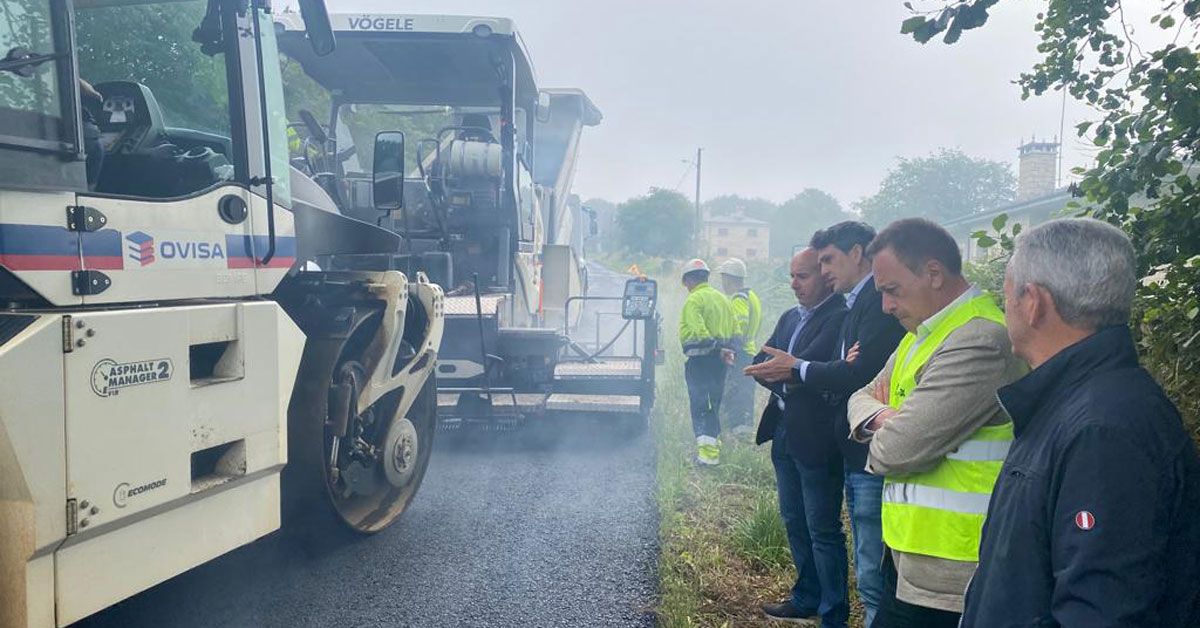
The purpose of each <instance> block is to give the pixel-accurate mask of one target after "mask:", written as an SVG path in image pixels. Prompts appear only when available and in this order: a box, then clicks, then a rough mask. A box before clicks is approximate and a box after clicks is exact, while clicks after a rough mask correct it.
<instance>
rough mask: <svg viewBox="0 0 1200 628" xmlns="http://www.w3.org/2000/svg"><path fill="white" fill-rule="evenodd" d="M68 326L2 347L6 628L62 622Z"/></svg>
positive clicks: (0, 583) (48, 327)
mask: <svg viewBox="0 0 1200 628" xmlns="http://www.w3.org/2000/svg"><path fill="white" fill-rule="evenodd" d="M62 356H63V353H62V323H61V317H59V316H53V315H51V316H42V317H40V318H39V320H37V321H35V322H34V323H33V324H31V325H29V326H28V327H26V328H25V329H23V330H22V331H21V332H20V333H18V334H17V335H16V336H14V337H13V338H12V339H10V340H8V341H7V342H5V343H4V344H3V346H0V373H3V374H4V376H3V377H0V539H3V540H2V541H0V601H2V602H3V603H0V625H2V626H24V625H30V626H45V625H52V624H53V621H54V572H53V560H54V558H53V550H54V548H55V547H56V545H57V544H58V543H59V542H60V541H61V540H62V539H63V537H65V536H66V533H67V527H66V516H65V512H66V503H67V496H66V485H67V479H66V453H65V451H64V444H65V436H64V432H63V415H64V408H63V399H62V378H63V366H62V359H63V358H62Z"/></svg>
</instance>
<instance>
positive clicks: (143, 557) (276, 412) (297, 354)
mask: <svg viewBox="0 0 1200 628" xmlns="http://www.w3.org/2000/svg"><path fill="white" fill-rule="evenodd" d="M3 1H4V13H3V15H2V16H0V41H4V42H6V45H13V47H12V48H10V49H9V50H7V51H5V56H4V58H3V59H0V296H2V298H3V304H4V305H3V307H2V308H0V574H3V575H2V576H0V626H5V627H10V626H37V627H43V626H56V625H57V626H63V625H66V624H70V623H72V622H75V621H77V620H79V619H82V618H84V617H86V616H88V615H90V614H92V613H95V612H96V611H98V610H100V609H103V608H105V607H107V606H109V605H111V604H113V603H115V602H118V601H120V600H122V599H124V598H126V597H128V596H131V595H133V594H135V593H138V592H139V591H142V590H144V589H147V588H149V587H151V586H153V585H155V584H158V583H160V582H163V581H165V580H167V579H168V578H171V577H172V576H175V575H176V574H179V573H181V572H183V571H186V570H188V569H190V568H192V567H194V566H196V565H199V564H201V563H204V562H205V561H208V560H210V559H212V558H214V557H216V556H219V555H221V554H223V553H225V552H228V551H230V550H232V549H234V548H236V547H239V546H241V545H244V544H246V543H249V542H251V541H253V540H255V539H257V538H259V537H261V536H263V535H265V534H268V533H270V532H271V531H273V530H276V529H277V528H279V526H280V521H281V509H282V508H281V506H282V505H283V504H284V503H285V502H286V504H287V510H288V516H289V517H291V516H295V517H298V518H303V519H306V520H313V521H316V522H318V523H319V522H323V521H329V522H335V521H339V520H340V521H341V522H343V523H345V524H346V525H348V526H350V527H351V528H353V529H355V530H358V531H360V532H373V531H376V530H379V529H381V528H383V527H384V526H386V525H388V524H389V523H390V522H392V521H394V520H395V519H396V517H397V516H399V515H400V513H401V512H403V511H404V509H405V508H406V506H407V505H408V503H409V502H410V500H411V499H412V497H413V495H414V493H415V492H416V490H417V488H418V486H419V485H420V483H421V478H422V476H423V474H424V471H425V468H426V465H427V464H428V461H429V453H430V447H429V445H430V439H431V438H432V435H433V432H434V430H435V428H436V392H435V386H436V385H435V375H434V362H435V357H436V353H437V347H438V345H439V344H440V342H441V336H442V324H443V316H442V311H443V307H444V303H443V295H442V291H441V289H440V288H439V287H438V286H437V285H435V284H433V283H431V282H429V281H428V280H427V279H426V278H425V277H424V276H423V275H422V274H420V273H413V274H411V275H408V276H406V275H405V274H404V273H401V272H397V271H395V270H389V269H388V266H387V265H386V264H384V265H372V264H371V263H369V262H364V263H362V264H359V265H357V269H356V270H320V268H322V267H324V268H327V269H328V268H331V267H332V266H333V265H332V264H330V263H329V261H328V260H329V259H330V258H331V257H334V256H337V257H354V256H356V255H359V256H361V255H364V254H366V255H367V256H368V257H369V256H370V255H372V254H373V255H376V256H387V255H389V254H392V253H394V252H395V251H396V250H398V247H399V242H400V238H399V237H398V236H397V235H396V234H394V233H392V232H390V231H388V230H385V229H382V228H379V227H378V226H376V225H373V224H370V223H365V222H362V221H359V220H356V219H354V218H351V217H349V216H346V215H344V214H342V213H341V212H339V211H338V209H337V207H336V206H334V205H333V203H331V202H329V201H328V199H327V197H326V195H325V193H324V192H322V191H321V189H320V187H319V186H317V185H316V184H315V183H313V182H312V181H311V180H309V179H308V178H306V177H304V176H303V175H301V174H300V173H298V172H294V171H292V172H289V167H288V161H287V156H288V150H287V133H286V130H287V129H286V120H285V119H284V117H283V116H282V115H273V112H282V111H283V107H284V103H283V101H282V94H283V87H282V81H281V75H280V66H279V64H278V62H277V58H278V48H277V46H276V43H275V30H274V27H273V22H272V19H271V15H270V13H269V12H268V11H267V10H265V9H264V8H263V7H262V5H261V3H260V2H258V1H257V0H254V1H252V2H250V3H246V2H243V1H239V0H182V1H173V2H147V1H146V0H130V1H120V0H75V1H74V3H72V2H58V1H57V0H3ZM300 7H301V10H302V13H303V15H304V19H305V21H306V22H307V23H308V25H309V26H310V28H309V30H308V38H309V41H307V42H305V45H306V46H308V47H309V49H310V50H312V51H313V54H326V53H328V52H330V51H331V50H332V49H333V46H334V38H333V33H332V31H331V30H330V29H329V28H328V14H327V13H326V12H325V7H324V3H323V2H322V0H301V1H300ZM297 19H299V17H297ZM76 77H80V79H77V78H76ZM135 77H136V78H135ZM81 79H82V80H81ZM93 83H94V86H93ZM386 139H387V138H386V137H384V138H381V141H380V142H379V143H378V145H377V146H376V147H375V150H376V153H377V154H378V155H380V156H381V157H380V158H379V159H378V160H377V162H376V163H377V164H379V165H381V166H382V165H386V164H394V165H396V166H397V170H396V172H395V176H390V174H391V173H389V172H388V171H385V170H380V169H377V171H376V173H375V180H376V182H377V184H376V192H375V196H376V197H377V198H386V197H387V196H388V194H389V193H392V194H397V193H399V190H400V188H401V183H400V181H401V179H402V176H401V175H402V174H403V168H402V164H403V158H404V155H403V153H402V152H401V151H400V150H399V149H400V146H399V145H394V144H391V143H389V142H387V141H386ZM285 463H286V467H285Z"/></svg>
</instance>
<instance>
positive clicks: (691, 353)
mask: <svg viewBox="0 0 1200 628" xmlns="http://www.w3.org/2000/svg"><path fill="white" fill-rule="evenodd" d="M718 344H719V343H718V342H717V339H716V338H709V339H707V340H697V341H695V342H685V343H683V355H686V356H688V357H695V356H698V355H708V354H710V353H712V352H713V351H716V350H717V345H718Z"/></svg>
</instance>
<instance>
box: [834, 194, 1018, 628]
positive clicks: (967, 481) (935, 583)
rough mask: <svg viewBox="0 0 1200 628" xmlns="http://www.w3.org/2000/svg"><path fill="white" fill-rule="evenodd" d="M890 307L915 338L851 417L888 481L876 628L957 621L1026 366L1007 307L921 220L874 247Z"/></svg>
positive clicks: (888, 233) (941, 234) (888, 232)
mask: <svg viewBox="0 0 1200 628" xmlns="http://www.w3.org/2000/svg"><path fill="white" fill-rule="evenodd" d="M867 253H868V256H869V257H870V258H871V259H872V268H873V270H874V272H875V285H876V286H877V287H878V289H879V292H880V293H881V294H882V296H883V309H884V311H886V312H887V313H889V314H891V315H892V316H895V317H896V319H897V320H899V321H900V323H901V325H903V326H904V328H905V329H906V330H907V331H908V334H907V335H905V337H904V338H903V339H902V340H901V341H900V346H899V347H897V348H896V351H895V353H893V354H892V357H891V358H890V359H889V360H888V362H887V364H886V365H885V366H884V367H883V370H882V371H881V372H880V374H879V375H878V376H877V377H876V378H875V380H874V381H873V382H871V383H870V384H868V385H867V386H866V387H865V388H863V389H862V390H859V391H858V392H856V393H854V394H853V395H852V396H851V398H850V402H849V410H848V416H847V419H848V421H849V423H850V429H851V435H852V437H853V438H855V439H856V440H860V441H869V443H870V453H869V456H868V458H867V471H869V472H871V473H874V474H877V475H883V476H884V487H883V513H882V514H883V517H882V519H883V541H884V544H885V546H886V549H887V551H886V552H885V557H884V595H883V599H882V600H881V602H880V608H879V611H878V613H877V614H876V616H875V623H874V624H873V626H874V628H895V627H897V626H928V627H930V628H939V627H941V626H945V627H947V628H954V627H956V626H957V625H958V621H959V616H960V615H961V613H962V608H963V592H964V591H965V589H966V586H967V582H968V581H969V580H970V578H971V575H972V574H973V573H974V571H975V566H976V564H977V562H978V560H979V539H980V531H981V529H982V527H983V521H984V518H985V517H986V515H987V506H988V500H989V498H990V497H991V492H992V487H993V485H995V483H996V479H997V478H998V477H999V474H1000V467H1001V466H1002V465H1003V463H1004V457H1005V455H1006V453H1007V452H1008V446H1009V444H1010V443H1011V442H1012V439H1013V431H1012V423H1011V422H1010V421H1009V419H1008V417H1007V415H1005V414H1004V412H1003V410H1002V409H1001V408H1000V406H999V403H998V402H997V400H996V389H998V388H1000V387H1002V386H1005V385H1007V384H1010V383H1012V382H1013V381H1016V380H1017V379H1018V378H1019V377H1021V376H1022V375H1023V374H1024V372H1025V370H1026V369H1025V366H1024V364H1023V363H1022V362H1021V361H1020V360H1019V359H1018V358H1016V357H1015V356H1013V354H1012V346H1011V344H1010V343H1009V340H1008V335H1007V333H1006V331H1005V328H1004V314H1003V313H1002V312H1001V311H1000V309H999V308H998V307H997V306H996V302H995V299H994V298H993V297H992V296H991V295H987V294H984V293H982V292H980V291H979V290H978V289H976V288H975V287H973V286H971V285H970V284H969V283H968V282H967V280H966V279H965V278H964V277H963V276H962V258H961V256H960V254H959V251H958V245H957V244H956V243H955V241H954V238H953V237H952V236H951V235H950V234H949V233H947V232H946V230H945V229H943V228H942V227H940V226H938V225H937V224H935V223H933V222H930V221H928V220H925V219H921V218H910V219H905V220H900V221H897V222H894V223H892V224H891V225H889V226H888V227H887V228H886V229H884V230H883V231H882V232H880V233H879V235H878V236H877V237H876V238H875V241H874V242H872V243H871V246H870V247H869V249H868V252H867Z"/></svg>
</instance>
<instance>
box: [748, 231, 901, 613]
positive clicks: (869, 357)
mask: <svg viewBox="0 0 1200 628" xmlns="http://www.w3.org/2000/svg"><path fill="white" fill-rule="evenodd" d="M874 239H875V230H874V229H872V228H871V227H870V226H869V225H866V224H864V223H861V222H855V221H846V222H840V223H838V224H836V225H833V226H831V227H829V228H827V229H822V230H821V231H818V232H817V233H815V234H813V237H812V241H811V243H810V246H811V247H812V248H813V249H815V250H816V251H817V254H818V259H819V261H820V264H821V272H822V275H824V277H825V279H826V280H827V281H829V282H830V283H831V284H832V286H833V289H834V291H836V292H839V293H842V294H844V295H846V305H847V307H849V308H850V309H849V312H848V313H847V315H846V317H845V321H844V322H843V324H842V327H841V330H840V332H839V336H838V341H837V343H836V346H835V348H834V351H833V352H832V353H831V354H830V355H829V356H828V357H826V358H823V359H821V358H818V359H816V360H809V359H805V358H803V357H801V358H796V357H794V356H790V355H779V356H772V358H771V360H769V361H768V362H765V363H763V365H762V366H761V367H759V368H760V373H759V374H758V377H760V378H762V379H764V380H766V381H774V382H788V383H789V384H790V385H792V386H797V387H800V388H804V389H808V390H812V391H820V392H824V393H826V394H828V395H829V396H831V397H832V398H834V399H836V401H837V403H838V406H837V410H836V413H837V420H835V421H833V423H832V426H831V429H832V430H834V432H833V436H834V441H835V442H836V443H837V446H838V447H839V448H840V450H841V455H842V459H843V461H844V463H845V486H846V505H847V509H848V510H849V512H850V527H851V531H852V532H853V533H854V566H855V575H856V580H857V583H858V597H859V599H860V600H861V601H862V603H863V607H864V610H865V614H866V620H867V622H866V625H868V626H869V625H870V624H871V620H872V619H874V616H875V611H876V610H877V609H878V608H879V603H880V600H881V598H882V595H883V573H882V571H881V569H880V567H881V565H882V562H883V524H882V521H881V514H880V512H881V507H882V494H883V478H882V477H881V476H877V475H872V474H870V473H867V471H866V464H867V447H866V445H863V444H861V443H857V442H855V441H853V440H851V439H850V438H849V428H848V423H847V421H846V400H847V399H848V398H849V397H850V395H851V394H852V393H854V392H855V391H857V390H858V389H860V388H862V387H863V386H865V385H867V383H869V382H870V381H871V380H873V379H874V378H875V375H876V374H878V373H879V371H880V369H882V368H883V365H884V364H885V363H886V362H887V360H888V357H890V356H891V354H892V352H894V351H895V350H896V346H897V345H898V344H900V339H901V338H903V337H904V333H905V332H904V327H903V326H901V325H900V322H899V321H897V320H896V319H895V318H894V317H892V316H890V315H888V314H887V313H885V312H884V311H883V298H882V297H881V296H880V294H879V291H878V290H876V289H875V282H874V275H872V274H871V259H870V258H869V257H868V256H867V255H866V250H867V247H868V246H869V245H870V244H871V241H872V240H874ZM851 350H853V352H852V359H849V360H847V359H846V357H847V354H848V353H851Z"/></svg>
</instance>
